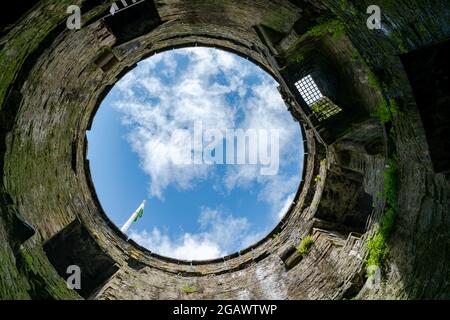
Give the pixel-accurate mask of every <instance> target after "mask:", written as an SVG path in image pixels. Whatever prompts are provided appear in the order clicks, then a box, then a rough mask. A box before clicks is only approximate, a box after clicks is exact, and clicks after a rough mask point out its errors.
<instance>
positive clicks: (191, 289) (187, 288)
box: [181, 284, 197, 294]
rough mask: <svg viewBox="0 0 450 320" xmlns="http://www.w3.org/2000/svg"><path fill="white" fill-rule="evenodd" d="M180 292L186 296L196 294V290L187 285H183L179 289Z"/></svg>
mask: <svg viewBox="0 0 450 320" xmlns="http://www.w3.org/2000/svg"><path fill="white" fill-rule="evenodd" d="M181 291H183V292H184V293H186V294H191V293H196V292H197V288H195V287H193V286H191V285H189V284H185V285H184V286H183V288H181Z"/></svg>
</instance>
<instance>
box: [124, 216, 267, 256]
mask: <svg viewBox="0 0 450 320" xmlns="http://www.w3.org/2000/svg"><path fill="white" fill-rule="evenodd" d="M198 224H199V226H200V232H199V233H195V234H192V233H184V234H182V235H180V236H178V237H176V238H173V237H171V236H170V235H169V232H167V231H164V232H162V231H161V230H160V229H158V228H154V229H153V230H152V231H151V232H148V231H146V230H143V231H136V230H133V229H132V230H131V233H130V238H131V239H133V240H134V241H136V242H137V243H139V244H140V245H142V246H144V247H146V248H148V249H149V250H151V251H154V252H157V253H158V254H161V255H165V256H170V257H173V258H177V259H183V260H207V259H214V258H219V257H221V256H224V255H226V254H230V253H232V252H235V251H237V250H239V249H241V248H245V247H248V246H249V245H250V244H252V243H254V242H256V241H257V240H259V239H260V238H262V237H263V235H264V234H265V233H266V232H267V231H268V230H264V231H259V232H255V231H254V230H252V226H251V224H250V223H249V222H248V219H247V218H243V217H234V216H233V215H226V214H224V213H223V212H222V211H220V209H211V208H202V212H201V213H200V216H199V219H198Z"/></svg>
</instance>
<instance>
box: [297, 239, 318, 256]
mask: <svg viewBox="0 0 450 320" xmlns="http://www.w3.org/2000/svg"><path fill="white" fill-rule="evenodd" d="M313 242H314V241H313V238H312V237H311V236H306V237H304V238H303V239H302V241H300V244H299V245H298V246H297V248H296V249H297V252H298V253H300V254H308V253H309V251H310V250H311V247H312V245H313Z"/></svg>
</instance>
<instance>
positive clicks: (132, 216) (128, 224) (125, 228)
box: [120, 200, 145, 233]
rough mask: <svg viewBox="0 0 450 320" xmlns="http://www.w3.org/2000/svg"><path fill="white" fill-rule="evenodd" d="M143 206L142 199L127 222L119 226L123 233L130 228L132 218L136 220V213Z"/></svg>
mask: <svg viewBox="0 0 450 320" xmlns="http://www.w3.org/2000/svg"><path fill="white" fill-rule="evenodd" d="M144 206H145V200H144V201H142V203H141V205H140V206H139V207H138V208H137V209H136V211H134V212H133V214H132V215H131V217H130V218H129V219H128V221H127V222H125V224H124V225H123V226H122V228H120V230H121V231H122V232H123V233H127V231H128V229H129V228H130V226H131V224H132V223H133V221H134V220H136V217H137V215H138V214H139V211H140V210H141V209H144Z"/></svg>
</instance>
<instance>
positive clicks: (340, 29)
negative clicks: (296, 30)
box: [304, 19, 345, 40]
mask: <svg viewBox="0 0 450 320" xmlns="http://www.w3.org/2000/svg"><path fill="white" fill-rule="evenodd" d="M328 34H330V35H331V36H332V38H333V39H334V40H338V39H340V38H342V37H343V36H344V35H345V25H344V23H343V22H342V21H340V20H338V19H329V20H326V21H323V22H321V23H320V24H318V25H316V26H314V27H312V28H311V29H309V30H308V31H307V32H306V33H305V34H304V37H323V36H325V35H328Z"/></svg>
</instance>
